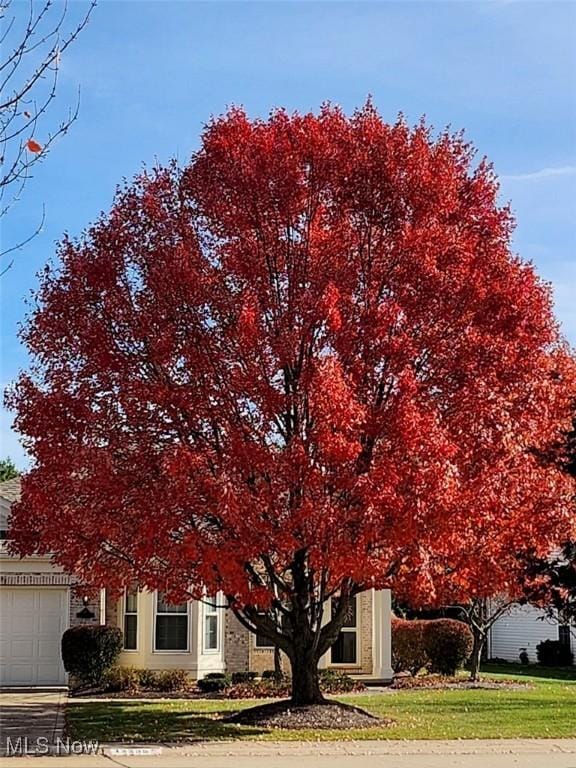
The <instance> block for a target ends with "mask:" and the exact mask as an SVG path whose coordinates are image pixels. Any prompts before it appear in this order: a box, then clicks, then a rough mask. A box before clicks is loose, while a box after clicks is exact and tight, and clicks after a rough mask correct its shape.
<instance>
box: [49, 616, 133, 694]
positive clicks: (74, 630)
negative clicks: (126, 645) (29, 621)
mask: <svg viewBox="0 0 576 768" xmlns="http://www.w3.org/2000/svg"><path fill="white" fill-rule="evenodd" d="M121 651H122V631H121V630H120V629H119V628H118V627H110V626H106V625H104V626H102V625H99V624H86V625H80V626H77V627H70V629H67V630H66V632H64V634H63V635H62V661H63V662H64V669H65V670H66V672H68V673H69V674H71V675H74V677H76V678H77V679H78V680H80V682H81V683H84V684H87V685H99V683H100V681H101V680H102V677H103V676H104V673H105V672H106V671H107V670H109V669H110V668H111V667H112V666H114V664H115V662H116V661H117V659H118V656H119V655H120V652H121Z"/></svg>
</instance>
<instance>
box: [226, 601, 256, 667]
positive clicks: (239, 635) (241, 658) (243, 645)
mask: <svg viewBox="0 0 576 768" xmlns="http://www.w3.org/2000/svg"><path fill="white" fill-rule="evenodd" d="M224 617H225V618H224V659H225V662H226V671H227V672H247V671H248V669H250V667H249V640H248V636H249V635H250V633H249V632H248V630H247V629H245V627H243V626H242V624H240V622H239V621H238V619H237V618H236V616H234V614H233V613H232V611H230V610H227V611H226V612H225V614H224Z"/></svg>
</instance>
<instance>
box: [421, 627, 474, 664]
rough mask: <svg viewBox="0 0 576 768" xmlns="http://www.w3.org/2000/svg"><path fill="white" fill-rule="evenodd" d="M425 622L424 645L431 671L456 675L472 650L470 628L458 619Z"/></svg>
mask: <svg viewBox="0 0 576 768" xmlns="http://www.w3.org/2000/svg"><path fill="white" fill-rule="evenodd" d="M424 624H425V627H424V647H425V650H426V653H427V654H428V658H429V660H430V671H431V672H439V673H440V674H441V675H455V674H456V670H457V669H459V668H460V667H462V666H463V664H464V662H465V661H466V659H468V657H469V656H470V653H471V651H472V643H473V638H472V632H471V631H470V628H469V627H468V626H467V625H466V624H464V623H463V622H462V621H457V620H456V619H434V620H433V621H426V622H424Z"/></svg>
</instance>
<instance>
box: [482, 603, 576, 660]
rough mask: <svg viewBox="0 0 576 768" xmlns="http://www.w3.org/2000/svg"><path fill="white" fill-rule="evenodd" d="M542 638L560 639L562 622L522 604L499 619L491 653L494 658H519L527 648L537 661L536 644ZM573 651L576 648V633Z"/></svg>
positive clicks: (491, 641) (491, 637)
mask: <svg viewBox="0 0 576 768" xmlns="http://www.w3.org/2000/svg"><path fill="white" fill-rule="evenodd" d="M542 640H558V624H557V623H556V622H553V621H551V620H550V619H547V618H546V617H545V614H544V612H543V611H541V610H540V609H538V608H535V607H534V606H532V605H519V606H515V607H514V608H512V610H511V611H510V613H508V614H506V615H505V616H502V617H501V618H500V619H498V621H496V622H495V624H494V626H493V627H492V631H491V635H490V647H489V649H488V653H489V655H490V657H491V658H499V659H507V660H508V661H519V653H520V651H521V649H522V648H525V649H526V652H527V653H528V656H529V658H530V661H531V662H536V661H537V658H536V646H537V645H538V643H541V642H542ZM572 650H573V651H574V650H576V637H574V633H573V637H572Z"/></svg>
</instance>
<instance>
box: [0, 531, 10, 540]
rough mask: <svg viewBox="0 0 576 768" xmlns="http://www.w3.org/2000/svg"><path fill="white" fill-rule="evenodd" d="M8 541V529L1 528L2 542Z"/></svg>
mask: <svg viewBox="0 0 576 768" xmlns="http://www.w3.org/2000/svg"><path fill="white" fill-rule="evenodd" d="M7 539H8V529H7V528H0V541H6V540H7Z"/></svg>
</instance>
